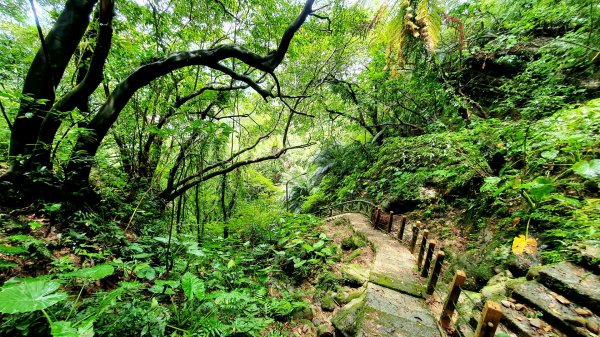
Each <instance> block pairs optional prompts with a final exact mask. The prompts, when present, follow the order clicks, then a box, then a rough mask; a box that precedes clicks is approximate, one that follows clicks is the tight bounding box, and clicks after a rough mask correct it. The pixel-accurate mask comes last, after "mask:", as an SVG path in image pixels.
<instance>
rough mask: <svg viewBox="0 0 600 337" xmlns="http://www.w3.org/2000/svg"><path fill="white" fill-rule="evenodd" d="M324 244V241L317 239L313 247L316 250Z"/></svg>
mask: <svg viewBox="0 0 600 337" xmlns="http://www.w3.org/2000/svg"><path fill="white" fill-rule="evenodd" d="M324 245H325V241H323V240H319V241H318V242H316V243H315V244H314V245H313V248H314V249H316V250H319V249H321V248H323V246H324Z"/></svg>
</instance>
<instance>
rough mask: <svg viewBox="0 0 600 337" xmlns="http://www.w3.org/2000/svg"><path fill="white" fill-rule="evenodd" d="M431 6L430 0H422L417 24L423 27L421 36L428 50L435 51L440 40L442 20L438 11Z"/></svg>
mask: <svg viewBox="0 0 600 337" xmlns="http://www.w3.org/2000/svg"><path fill="white" fill-rule="evenodd" d="M432 7H433V6H430V4H429V1H428V0H421V1H420V2H419V5H418V7H417V18H416V19H417V24H418V25H419V27H421V38H422V39H423V41H424V42H425V46H426V47H427V50H429V52H431V53H435V48H436V47H437V45H438V43H439V42H440V33H441V26H442V20H441V17H440V15H439V14H438V12H437V11H435V10H434V8H432Z"/></svg>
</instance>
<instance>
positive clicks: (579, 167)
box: [573, 159, 600, 179]
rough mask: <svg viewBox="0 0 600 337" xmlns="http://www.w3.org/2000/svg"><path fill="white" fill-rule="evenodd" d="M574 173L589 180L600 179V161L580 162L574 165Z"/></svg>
mask: <svg viewBox="0 0 600 337" xmlns="http://www.w3.org/2000/svg"><path fill="white" fill-rule="evenodd" d="M573 172H575V173H577V174H578V175H580V176H582V177H584V178H588V179H595V178H598V177H600V159H593V160H582V161H578V162H577V163H575V165H573Z"/></svg>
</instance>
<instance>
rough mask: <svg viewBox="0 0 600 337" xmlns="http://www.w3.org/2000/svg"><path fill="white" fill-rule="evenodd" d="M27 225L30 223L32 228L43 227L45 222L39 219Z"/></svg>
mask: <svg viewBox="0 0 600 337" xmlns="http://www.w3.org/2000/svg"><path fill="white" fill-rule="evenodd" d="M27 225H29V227H31V229H36V228H39V227H42V226H43V225H44V224H43V223H40V222H37V221H31V222H29V223H28V224H27Z"/></svg>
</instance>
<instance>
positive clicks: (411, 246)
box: [410, 225, 419, 254]
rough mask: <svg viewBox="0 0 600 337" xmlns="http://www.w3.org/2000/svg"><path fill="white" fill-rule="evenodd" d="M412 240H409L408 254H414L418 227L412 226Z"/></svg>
mask: <svg viewBox="0 0 600 337" xmlns="http://www.w3.org/2000/svg"><path fill="white" fill-rule="evenodd" d="M412 233H413V234H412V235H413V236H412V240H410V252H411V254H412V253H414V252H415V246H416V245H417V237H418V236H419V227H417V226H414V225H413V231H412Z"/></svg>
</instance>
